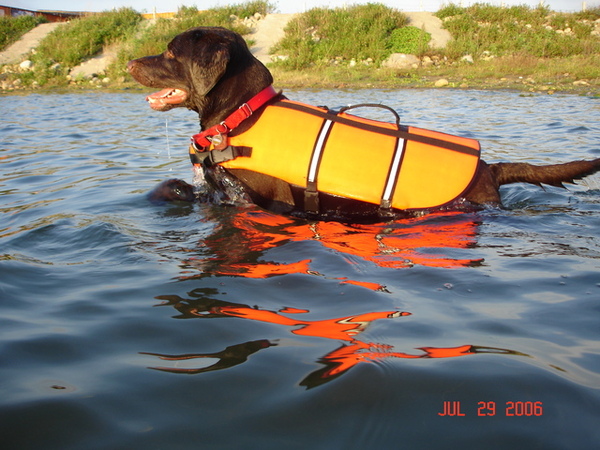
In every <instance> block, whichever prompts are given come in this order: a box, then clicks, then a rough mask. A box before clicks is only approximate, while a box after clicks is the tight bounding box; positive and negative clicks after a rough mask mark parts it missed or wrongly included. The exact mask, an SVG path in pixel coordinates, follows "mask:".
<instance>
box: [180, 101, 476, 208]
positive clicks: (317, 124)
mask: <svg viewBox="0 0 600 450" xmlns="http://www.w3.org/2000/svg"><path fill="white" fill-rule="evenodd" d="M358 106H360V105H358ZM370 106H373V105H370ZM227 139H228V142H227V144H228V145H229V147H228V148H226V149H225V151H224V152H220V151H219V150H212V151H211V152H210V153H211V154H212V155H211V158H214V159H213V160H212V164H220V165H221V166H222V167H224V168H227V169H247V170H251V171H255V172H259V173H263V174H266V175H270V176H273V177H276V178H279V179H281V180H284V181H286V182H287V183H290V184H291V185H294V186H298V187H300V188H302V189H305V191H304V192H305V193H304V205H305V210H306V211H308V212H318V211H319V207H318V195H317V193H318V192H321V193H327V194H331V195H334V196H339V197H344V198H350V199H354V200H360V201H363V202H367V203H371V204H375V205H380V206H381V207H382V208H383V209H389V208H396V209H400V210H407V209H427V208H436V207H439V206H442V205H445V204H447V203H450V202H452V201H453V200H455V199H456V198H458V197H460V196H461V194H463V193H464V192H465V191H466V189H467V188H468V187H469V185H470V183H471V181H472V180H473V177H474V174H475V171H476V169H477V165H478V163H479V150H480V146H479V142H478V141H476V140H473V139H468V138H463V137H458V136H452V135H448V134H443V133H439V132H435V131H429V130H424V129H421V128H415V127H411V126H399V125H397V124H392V123H386V122H380V121H375V120H369V119H363V118H360V117H357V116H353V115H350V114H348V113H346V112H340V113H335V112H331V111H327V110H325V109H323V108H318V107H314V106H309V105H305V104H302V103H298V102H292V101H289V100H282V101H277V102H275V103H273V104H271V105H268V106H267V107H266V108H265V110H264V112H263V113H262V115H261V116H260V118H259V119H258V121H257V122H256V123H255V124H254V125H253V126H252V127H251V128H250V129H249V130H247V131H245V132H243V133H241V134H239V135H237V136H228V137H227ZM190 153H191V157H192V161H193V162H195V163H204V164H206V162H204V161H203V158H202V157H203V156H204V154H201V153H196V151H195V150H194V148H193V147H191V148H190ZM228 154H229V155H230V156H225V155H228Z"/></svg>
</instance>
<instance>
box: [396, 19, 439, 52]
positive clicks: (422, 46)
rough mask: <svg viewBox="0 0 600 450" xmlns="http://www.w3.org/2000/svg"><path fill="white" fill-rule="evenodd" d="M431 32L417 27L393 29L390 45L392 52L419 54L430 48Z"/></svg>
mask: <svg viewBox="0 0 600 450" xmlns="http://www.w3.org/2000/svg"><path fill="white" fill-rule="evenodd" d="M430 40H431V34H429V33H427V32H426V31H424V30H421V29H420V28H417V27H412V26H408V27H402V28H396V29H395V30H393V31H392V33H391V35H390V38H389V44H388V45H389V47H390V50H391V51H392V53H408V54H409V55H419V54H422V53H423V52H425V51H426V50H427V49H428V44H429V41H430Z"/></svg>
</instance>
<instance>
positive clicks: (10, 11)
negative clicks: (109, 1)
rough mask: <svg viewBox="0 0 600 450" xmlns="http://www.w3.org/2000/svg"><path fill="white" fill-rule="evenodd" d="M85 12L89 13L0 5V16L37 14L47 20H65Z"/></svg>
mask: <svg viewBox="0 0 600 450" xmlns="http://www.w3.org/2000/svg"><path fill="white" fill-rule="evenodd" d="M85 14H89V13H84V12H78V11H30V10H29V9H22V8H13V7H12V6H2V5H0V17H18V16H37V17H45V18H46V20H47V21H48V22H67V21H69V20H71V19H74V18H76V17H79V16H83V15H85Z"/></svg>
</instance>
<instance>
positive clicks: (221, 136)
mask: <svg viewBox="0 0 600 450" xmlns="http://www.w3.org/2000/svg"><path fill="white" fill-rule="evenodd" d="M278 94H279V93H278V92H277V91H276V90H275V89H274V88H273V86H269V87H267V88H265V89H263V90H262V91H260V92H259V93H258V94H256V95H255V96H254V97H252V98H251V99H250V100H248V102H247V103H244V104H243V105H242V106H240V107H239V108H238V109H236V110H235V111H234V112H233V113H232V114H231V115H230V116H229V117H227V119H225V120H224V121H223V122H221V123H219V124H217V125H214V126H212V127H210V128H209V129H207V130H204V131H203V132H201V133H198V134H195V135H193V136H192V145H193V146H194V148H195V149H196V150H197V151H200V152H202V151H206V150H207V149H208V147H210V145H211V144H213V146H214V148H216V149H218V150H221V149H223V148H225V147H226V146H227V138H226V136H227V134H228V133H229V132H231V131H232V130H234V129H235V128H236V127H237V126H238V125H239V124H240V123H242V122H243V121H244V120H246V119H247V118H248V117H250V116H251V115H252V113H253V112H254V111H256V110H257V109H258V108H260V107H261V106H263V105H264V104H265V103H267V102H268V101H269V100H271V99H272V98H274V97H275V96H277V95H278Z"/></svg>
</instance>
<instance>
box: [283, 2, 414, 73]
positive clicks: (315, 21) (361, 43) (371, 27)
mask: <svg viewBox="0 0 600 450" xmlns="http://www.w3.org/2000/svg"><path fill="white" fill-rule="evenodd" d="M407 20H408V19H407V17H406V16H405V15H404V14H402V13H401V12H400V11H398V10H396V9H392V8H389V7H387V6H384V5H382V4H378V3H368V4H366V5H355V6H351V7H348V8H335V9H327V8H314V9H311V10H309V11H307V12H306V13H304V14H301V15H299V16H298V17H297V18H295V19H293V20H291V21H290V23H289V24H288V25H287V27H286V29H285V33H286V34H285V37H284V38H283V40H282V41H281V42H280V43H279V44H278V46H277V47H276V49H275V51H276V52H279V53H283V54H287V55H289V57H288V59H286V60H285V61H282V62H281V63H280V64H282V65H283V66H284V67H286V68H289V69H302V68H306V67H309V66H312V65H314V64H320V63H321V64H329V62H330V61H331V60H333V59H336V58H342V59H345V60H351V59H354V60H366V59H368V58H371V59H372V60H373V61H374V62H375V63H379V62H381V61H383V60H384V59H385V58H387V57H388V56H389V55H390V53H392V50H391V47H392V45H390V41H389V40H390V36H391V34H392V32H393V31H394V30H396V29H397V28H401V27H403V26H405V25H406V23H407Z"/></svg>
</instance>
